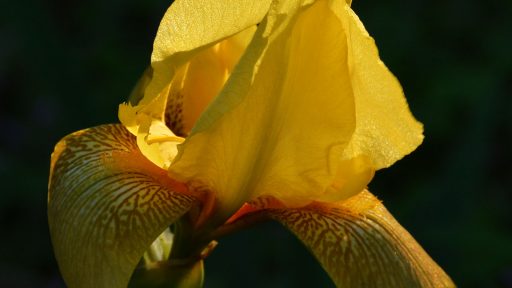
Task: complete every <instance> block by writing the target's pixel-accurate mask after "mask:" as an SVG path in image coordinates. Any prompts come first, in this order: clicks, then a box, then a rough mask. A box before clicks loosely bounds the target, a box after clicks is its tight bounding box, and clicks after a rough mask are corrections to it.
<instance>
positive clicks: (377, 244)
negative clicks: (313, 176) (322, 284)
mask: <svg viewBox="0 0 512 288" xmlns="http://www.w3.org/2000/svg"><path fill="white" fill-rule="evenodd" d="M256 213H262V212H256ZM267 213H269V214H270V215H271V217H272V218H274V219H276V220H277V221H279V222H281V223H282V224H283V225H284V226H285V227H287V228H288V229H290V231H292V232H293V233H294V234H295V235H296V236H297V237H298V238H299V239H300V240H301V241H302V242H303V243H304V244H305V245H306V247H307V248H308V249H309V250H310V251H311V252H312V253H313V255H314V256H315V257H316V258H317V260H318V261H319V262H320V264H321V265H322V266H323V267H324V269H325V271H326V272H327V273H328V274H329V276H330V277H331V279H332V280H333V282H334V283H335V284H336V286H337V287H354V288H355V287H376V288H377V287H378V288H382V287H389V288H399V287H403V288H411V287H421V288H426V287H431V288H441V287H455V285H454V284H453V282H452V281H451V279H450V277H448V275H446V273H445V272H444V271H443V270H442V269H441V268H440V267H439V266H438V265H437V264H436V263H435V262H434V261H433V260H432V259H431V258H430V256H428V255H427V253H426V252H425V251H424V250H423V249H422V248H421V246H420V245H419V244H418V243H417V242H416V241H415V240H414V239H413V238H412V236H411V235H410V234H409V233H408V232H407V231H406V230H405V229H404V228H402V227H401V226H400V224H399V223H398V222H397V221H396V220H395V219H394V218H393V216H391V214H390V213H389V212H388V211H387V210H386V208H385V207H384V206H383V205H382V203H381V202H380V201H379V200H378V199H376V198H375V196H373V195H372V194H370V193H369V192H367V191H365V192H361V193H359V194H357V195H356V196H353V197H352V198H349V199H347V200H345V201H343V202H339V203H330V204H325V203H313V204H311V205H309V206H307V207H304V208H300V209H275V208H274V209H269V210H268V211H267Z"/></svg>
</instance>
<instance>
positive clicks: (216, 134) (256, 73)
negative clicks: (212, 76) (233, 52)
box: [170, 1, 371, 214]
mask: <svg viewBox="0 0 512 288" xmlns="http://www.w3.org/2000/svg"><path fill="white" fill-rule="evenodd" d="M293 3H295V4H296V5H295V6H294V5H292V4H293ZM274 4H275V6H273V7H272V8H271V9H270V11H269V14H268V16H267V17H266V19H265V21H264V22H262V23H261V24H260V25H259V27H258V31H257V32H256V34H255V36H254V38H253V41H252V42H251V44H250V46H249V47H248V48H247V50H246V53H245V54H244V56H243V57H242V58H241V60H240V62H239V64H238V66H237V67H236V68H235V70H234V72H233V74H232V75H231V78H230V79H229V80H228V82H227V83H226V86H225V87H224V90H223V91H222V92H221V94H220V95H219V96H218V97H217V98H216V99H215V100H214V102H213V103H212V104H211V105H210V106H209V108H208V109H207V110H206V111H205V113H203V115H202V117H201V118H200V119H199V121H198V123H197V124H196V126H195V127H194V129H193V130H192V134H191V135H190V136H189V138H187V140H186V141H185V142H184V144H183V146H182V147H181V148H179V153H178V156H177V158H176V160H175V162H174V163H173V164H172V165H171V167H170V173H171V175H173V176H175V177H178V178H179V179H180V180H182V181H184V182H188V181H196V182H200V184H199V185H201V184H202V185H204V186H206V188H207V189H211V190H213V192H214V193H216V195H217V199H218V204H219V206H218V207H219V209H220V210H223V211H227V212H226V214H229V213H232V212H234V211H233V209H234V210H236V209H238V208H239V207H240V206H241V205H242V203H243V202H245V201H247V200H249V199H251V198H255V197H259V196H262V195H272V196H274V197H277V198H279V199H280V200H282V201H284V202H285V203H286V204H287V205H290V206H301V205H304V204H306V203H308V202H309V201H312V200H315V199H319V198H322V197H323V196H324V194H325V193H326V192H327V191H331V190H333V189H330V186H331V184H332V183H333V181H334V179H335V178H336V176H337V171H338V170H339V169H340V165H342V163H341V158H342V153H343V150H344V148H345V147H346V145H347V143H348V142H349V141H350V138H351V135H352V133H353V131H354V127H355V112H354V109H355V108H354V97H353V92H352V87H351V78H350V77H351V76H350V71H349V70H348V69H347V66H348V62H347V61H348V58H347V35H346V31H344V30H343V27H342V26H341V23H340V21H339V20H338V19H337V18H336V16H335V14H334V13H332V11H331V10H330V8H329V7H328V4H327V2H326V1H317V2H315V3H314V4H312V5H310V6H309V5H304V6H301V5H302V4H300V3H299V2H298V1H295V2H293V1H290V2H288V1H282V2H281V1H276V3H274ZM317 27H322V33H318V30H317ZM197 157H201V159H202V162H201V165H200V166H199V165H197ZM369 174H371V173H369ZM370 178H371V177H366V178H365V177H361V178H360V179H362V180H364V181H363V182H364V183H362V184H361V185H359V186H360V187H361V188H364V187H365V186H366V184H367V183H368V182H367V181H369V179H370ZM340 191H341V190H340ZM359 191H360V190H359ZM359 191H352V189H347V190H343V191H342V192H350V193H357V192H359ZM350 193H349V194H343V193H339V194H338V195H337V197H334V198H336V200H339V199H344V198H347V197H350V196H352V194H350Z"/></svg>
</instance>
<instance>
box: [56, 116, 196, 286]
mask: <svg viewBox="0 0 512 288" xmlns="http://www.w3.org/2000/svg"><path fill="white" fill-rule="evenodd" d="M48 190H49V191H48V219H49V225H50V233H51V237H52V242H53V246H54V251H55V255H56V257H57V261H58V263H59V267H60V270H61V273H62V276H63V277H64V279H65V281H66V283H67V285H68V286H69V287H108V288H113V287H126V286H127V284H128V281H129V279H130V276H131V274H132V272H133V270H134V268H135V266H136V265H137V263H138V262H139V260H140V259H141V257H142V255H143V254H144V252H145V250H146V249H147V248H148V247H149V246H150V244H151V242H152V241H153V240H155V238H157V236H158V235H159V234H160V233H162V231H163V230H164V229H166V227H168V226H169V225H170V224H171V223H173V222H174V221H175V220H176V219H178V218H179V217H180V216H181V215H183V214H184V213H185V212H186V211H188V210H189V208H190V207H191V206H193V205H194V203H195V197H193V196H191V195H189V194H187V193H188V191H187V189H186V187H184V186H183V185H181V184H179V183H177V182H175V181H173V180H171V179H169V178H168V177H167V173H166V171H165V170H162V169H160V168H158V167H157V166H155V165H154V164H152V163H151V162H149V161H148V160H147V159H146V158H145V157H144V156H143V155H142V154H141V153H140V152H139V150H138V148H137V145H136V140H135V137H134V136H133V135H131V134H130V133H129V132H128V131H127V130H126V129H125V128H124V127H123V126H121V125H104V126H98V127H95V128H91V129H86V130H83V131H79V132H76V133H73V134H71V135H69V136H67V137H65V138H64V139H62V140H61V141H60V142H59V143H58V144H57V146H56V147H55V152H54V153H53V154H52V163H51V170H50V184H49V188H48Z"/></svg>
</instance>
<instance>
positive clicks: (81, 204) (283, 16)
mask: <svg viewBox="0 0 512 288" xmlns="http://www.w3.org/2000/svg"><path fill="white" fill-rule="evenodd" d="M119 119H120V121H121V123H122V124H109V125H103V126H99V127H94V128H90V129H86V130H83V131H79V132H75V133H73V134H71V135H69V136H67V137H65V138H64V139H62V140H61V141H60V142H59V143H58V144H57V145H56V147H55V152H54V153H53V154H52V162H51V172H50V184H49V193H48V214H49V224H50V231H51V236H52V241H53V245H54V250H55V255H56V257H57V260H58V263H59V266H60V270H61V272H62V275H63V277H64V280H65V281H66V283H67V284H68V285H69V286H70V287H110V288H111V287H126V286H127V285H128V282H129V281H130V277H131V275H132V273H133V271H134V269H135V268H136V266H137V264H138V263H139V261H140V260H141V258H142V257H143V255H144V253H145V252H146V251H148V249H150V246H151V245H152V243H153V245H156V244H158V243H157V242H158V241H163V242H165V243H170V241H171V240H173V242H172V248H171V250H170V252H168V253H164V254H166V255H165V256H163V257H161V259H160V260H161V261H168V262H166V263H171V264H172V265H171V266H170V267H171V268H169V270H172V269H174V268H176V269H180V263H182V264H183V265H182V266H183V267H185V266H187V265H188V266H187V267H200V268H191V270H190V271H193V270H194V271H195V270H197V269H199V270H201V271H202V260H203V259H204V257H206V255H207V253H208V251H209V250H211V249H212V246H213V243H215V242H213V241H215V240H216V239H217V238H218V237H220V236H222V235H224V234H226V233H230V232H233V231H236V230H237V229H239V228H241V227H244V226H246V225H249V224H252V223H255V222H258V221H261V220H265V219H273V220H276V221H278V222H280V223H282V224H283V225H284V226H285V227H286V228H288V229H289V230H291V232H293V233H294V234H295V235H296V236H297V237H298V238H299V239H300V240H301V241H302V242H303V243H304V245H305V246H307V248H308V249H309V250H310V251H311V252H312V253H313V254H314V256H315V257H316V258H317V260H318V261H319V263H320V264H321V265H322V267H323V268H324V269H325V271H326V272H327V273H328V274H329V276H330V277H331V279H332V280H333V282H334V283H335V284H336V286H337V287H453V286H454V285H453V283H452V282H451V280H450V278H449V277H448V276H447V275H446V274H445V273H444V271H443V270H442V269H441V268H440V267H439V266H438V265H437V264H436V263H435V262H434V261H433V260H432V259H431V258H430V257H429V256H428V255H427V254H426V253H425V251H424V250H423V249H422V248H421V247H420V246H419V245H418V243H416V241H415V240H414V239H413V238H412V237H411V236H410V235H409V234H408V233H407V231H405V230H404V229H403V228H402V227H401V226H400V225H399V224H398V223H397V222H396V221H395V220H394V218H393V217H392V216H391V215H390V214H389V212H388V211H387V210H386V209H385V208H384V206H383V205H382V204H381V202H380V201H379V200H377V199H376V197H374V196H373V195H372V194H370V192H368V191H367V190H366V187H367V184H368V183H369V181H370V180H371V178H372V177H373V175H374V172H375V171H376V170H378V169H381V168H385V167H388V166H390V165H392V164H393V163H394V162H395V161H397V160H399V159H400V158H402V157H403V156H404V155H406V154H408V153H410V152H411V151H413V150H414V149H415V148H416V147H417V146H418V145H419V144H420V143H421V142H422V139H423V135H422V125H421V124H420V123H419V122H417V121H416V120H415V119H414V117H413V116H412V115H411V113H410V111H409V109H408V106H407V103H406V101H405V98H404V96H403V92H402V89H401V87H400V84H399V83H398V81H397V80H396V79H395V77H394V76H393V75H392V74H391V73H390V72H389V71H388V69H387V68H386V67H385V66H384V64H383V63H382V62H381V60H380V59H379V56H378V52H377V48H376V46H375V44H374V41H373V39H372V38H371V37H370V36H369V35H368V33H367V32H366V30H365V28H364V26H363V24H362V23H361V22H360V21H359V19H358V17H357V16H356V15H355V13H354V12H353V11H352V10H351V8H350V1H348V2H344V1H341V0H317V1H313V0H304V1H299V0H274V1H271V0H264V1H231V0H216V1H199V0H182V1H180V0H178V1H175V3H174V4H173V5H172V6H171V7H170V8H169V10H168V11H167V12H166V14H165V16H164V18H163V20H162V22H161V25H160V27H159V30H158V33H157V36H156V39H155V43H154V50H153V54H152V57H151V68H149V69H148V71H147V72H146V73H145V75H144V76H143V78H142V79H141V80H140V82H139V83H138V85H137V87H136V88H135V90H134V92H133V94H132V96H131V97H130V101H129V103H125V104H121V105H120V108H119ZM170 225H173V233H174V239H171V240H169V239H168V240H166V241H167V242H166V241H164V240H162V239H163V238H162V237H164V236H161V237H160V238H158V237H159V235H160V234H161V233H162V232H163V231H165V230H166V229H167V228H168V227H169V226H170ZM166 233H167V235H169V232H166ZM162 235H164V234H162ZM157 238H158V239H159V240H158V241H156V242H154V241H155V239H157ZM155 243H156V244H155ZM164 246H165V245H164ZM151 247H154V246H151ZM169 253H170V254H169ZM146 255H148V254H146ZM166 259H167V260H166ZM146 260H147V258H146ZM149 264H151V261H148V265H149ZM153 264H154V263H153ZM190 265H192V266H190ZM157 266H158V265H157ZM173 267H174V268H173ZM183 267H181V268H183ZM201 271H200V272H199V274H198V275H200V274H201V273H202V272H201ZM194 273H195V272H194ZM192 274H193V273H192ZM198 277H201V276H198ZM183 285H185V284H183ZM190 285H192V284H190ZM198 285H199V284H198ZM184 287H185V286H184Z"/></svg>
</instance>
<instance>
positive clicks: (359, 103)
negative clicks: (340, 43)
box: [330, 1, 423, 169]
mask: <svg viewBox="0 0 512 288" xmlns="http://www.w3.org/2000/svg"><path fill="white" fill-rule="evenodd" d="M330 3H331V4H330V5H331V8H332V11H333V12H334V13H335V14H336V16H337V17H338V19H340V21H341V22H342V23H343V26H344V28H345V31H347V34H348V35H350V36H349V38H348V39H349V41H348V69H349V70H350V75H351V84H352V89H353V93H354V101H355V107H356V119H357V120H356V127H355V132H354V135H353V136H352V139H351V141H350V144H349V145H348V147H347V149H346V150H345V151H344V153H343V158H345V159H351V158H354V157H358V156H364V157H367V158H368V159H369V160H371V162H372V164H373V167H374V168H375V169H380V168H384V167H388V166H390V165H391V164H393V163H394V162H395V161H397V160H399V159H400V158H402V157H403V156H405V155H407V154H409V153H410V152H411V151H413V150H414V149H416V147H417V146H418V145H419V144H421V142H422V140H423V134H422V133H423V127H422V125H421V123H419V122H418V121H416V120H415V119H414V117H413V116H412V114H411V112H410V111H409V108H408V106H407V102H406V100H405V97H404V94H403V91H402V87H401V86H400V83H399V82H398V80H397V79H396V78H395V77H394V76H393V74H391V72H389V70H388V69H387V68H386V66H385V65H384V63H382V61H381V60H380V58H379V55H378V51H377V47H376V46H375V42H374V40H373V39H372V38H371V37H370V36H369V35H368V32H367V31H366V30H365V28H364V26H363V24H362V23H361V22H360V21H359V18H358V17H357V15H356V14H355V13H354V12H353V11H352V10H351V9H350V7H348V6H347V5H345V4H344V3H343V2H342V1H331V2H330Z"/></svg>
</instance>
